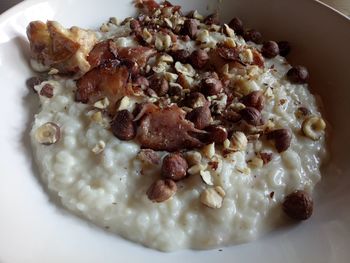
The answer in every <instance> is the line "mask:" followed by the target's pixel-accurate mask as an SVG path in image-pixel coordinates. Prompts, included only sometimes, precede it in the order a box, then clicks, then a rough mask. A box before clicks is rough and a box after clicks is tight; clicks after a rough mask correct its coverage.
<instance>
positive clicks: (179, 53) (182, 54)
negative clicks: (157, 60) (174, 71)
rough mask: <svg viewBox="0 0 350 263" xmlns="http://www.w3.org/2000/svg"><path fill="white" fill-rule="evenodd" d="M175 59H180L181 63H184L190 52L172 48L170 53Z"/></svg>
mask: <svg viewBox="0 0 350 263" xmlns="http://www.w3.org/2000/svg"><path fill="white" fill-rule="evenodd" d="M170 54H171V55H172V56H173V58H174V60H175V61H180V62H181V63H183V64H186V63H187V62H188V59H189V57H190V55H191V53H190V52H189V51H188V50H186V49H178V50H173V51H171V53H170Z"/></svg>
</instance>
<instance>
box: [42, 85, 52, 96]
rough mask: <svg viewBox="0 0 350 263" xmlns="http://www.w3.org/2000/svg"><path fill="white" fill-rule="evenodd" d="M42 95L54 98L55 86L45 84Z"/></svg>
mask: <svg viewBox="0 0 350 263" xmlns="http://www.w3.org/2000/svg"><path fill="white" fill-rule="evenodd" d="M40 95H41V96H44V97H46V98H52V97H53V86H52V85H51V84H45V85H44V87H42V88H41V90H40Z"/></svg>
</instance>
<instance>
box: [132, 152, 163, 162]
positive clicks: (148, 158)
mask: <svg viewBox="0 0 350 263" xmlns="http://www.w3.org/2000/svg"><path fill="white" fill-rule="evenodd" d="M137 157H138V158H139V159H140V160H141V162H143V163H145V164H153V165H157V164H160V157H159V155H158V153H157V152H156V151H153V150H152V149H141V150H140V152H139V153H138V154H137Z"/></svg>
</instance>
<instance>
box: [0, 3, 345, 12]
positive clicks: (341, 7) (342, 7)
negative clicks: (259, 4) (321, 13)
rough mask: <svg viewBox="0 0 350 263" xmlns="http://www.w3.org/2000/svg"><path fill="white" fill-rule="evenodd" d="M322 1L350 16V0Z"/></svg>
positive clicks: (1, 5)
mask: <svg viewBox="0 0 350 263" xmlns="http://www.w3.org/2000/svg"><path fill="white" fill-rule="evenodd" d="M310 1H312V0H310ZM322 1H323V2H324V3H326V4H328V5H330V6H332V7H334V8H336V9H338V10H339V11H341V12H343V13H344V14H346V15H348V16H350V0H322ZM19 2H22V0H0V14H1V13H3V12H4V11H6V10H7V9H9V8H10V7H12V6H14V5H15V4H17V3H19Z"/></svg>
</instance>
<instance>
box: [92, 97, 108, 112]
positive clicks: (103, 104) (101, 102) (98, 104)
mask: <svg viewBox="0 0 350 263" xmlns="http://www.w3.org/2000/svg"><path fill="white" fill-rule="evenodd" d="M108 106H109V99H108V98H107V97H105V98H103V99H101V100H98V101H96V102H95V103H94V107H95V108H97V109H101V110H103V109H106V108H107V107H108Z"/></svg>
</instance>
